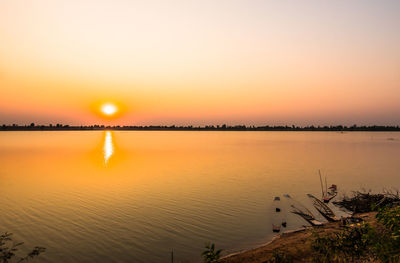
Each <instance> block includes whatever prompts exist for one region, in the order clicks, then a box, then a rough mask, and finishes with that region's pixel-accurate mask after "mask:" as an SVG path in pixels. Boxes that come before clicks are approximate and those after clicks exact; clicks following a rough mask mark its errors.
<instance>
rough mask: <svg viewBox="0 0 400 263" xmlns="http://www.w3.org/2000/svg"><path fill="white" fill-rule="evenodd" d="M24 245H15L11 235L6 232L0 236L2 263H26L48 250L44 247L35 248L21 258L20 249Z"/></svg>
mask: <svg viewBox="0 0 400 263" xmlns="http://www.w3.org/2000/svg"><path fill="white" fill-rule="evenodd" d="M23 244H24V243H23V242H20V243H15V242H14V241H13V239H12V234H11V233H7V232H6V233H4V234H2V235H0V263H11V262H26V261H29V260H30V259H33V258H35V257H37V256H39V254H41V253H43V252H44V251H45V250H46V249H45V248H44V247H34V248H33V250H32V251H31V252H29V253H28V254H27V255H25V256H22V257H21V256H18V255H17V253H18V249H19V247H20V246H21V245H23Z"/></svg>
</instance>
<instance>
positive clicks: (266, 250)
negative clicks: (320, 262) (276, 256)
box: [221, 212, 376, 263]
mask: <svg viewBox="0 0 400 263" xmlns="http://www.w3.org/2000/svg"><path fill="white" fill-rule="evenodd" d="M375 215H376V212H370V213H364V214H358V215H356V216H358V217H362V218H363V219H364V220H365V221H366V222H369V223H370V224H372V225H375V224H376V219H375ZM340 229H341V226H340V222H334V223H326V224H324V225H323V226H320V227H308V228H305V229H301V230H296V231H291V232H285V233H282V234H280V235H278V236H276V237H275V238H274V239H273V240H272V241H271V242H269V243H267V244H265V245H263V246H260V247H257V248H253V249H250V250H246V251H242V252H239V253H234V254H230V255H227V256H225V257H223V258H222V259H221V262H222V263H263V262H266V261H268V260H269V259H270V258H271V256H272V254H273V251H274V250H277V251H280V252H284V253H286V254H288V255H290V256H292V257H293V259H294V260H295V262H310V257H311V256H312V255H313V253H314V252H313V251H312V248H311V243H312V240H313V233H314V232H316V233H318V234H319V235H322V236H323V235H326V234H328V233H333V232H337V231H339V230H340Z"/></svg>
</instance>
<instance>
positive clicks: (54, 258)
mask: <svg viewBox="0 0 400 263" xmlns="http://www.w3.org/2000/svg"><path fill="white" fill-rule="evenodd" d="M399 157H400V133H387V132H347V133H346V132H345V133H338V132H291V131H290V132H250V131H247V132H237V131H233V132H229V131H215V132H208V131H53V132H51V131H49V132H39V131H38V132H29V131H28V132H22V131H21V132H0V226H1V227H0V231H1V232H5V231H7V232H12V233H14V238H15V240H17V241H24V242H25V244H24V246H23V249H22V250H23V251H28V250H29V249H30V248H32V247H34V246H44V247H46V249H47V250H46V252H45V253H44V254H42V255H40V257H39V258H38V259H39V260H38V261H39V262H146V263H147V262H171V260H170V258H171V255H170V254H171V250H173V251H174V257H175V262H199V261H200V260H201V257H200V253H201V252H202V250H203V247H204V243H205V242H208V241H212V242H214V243H215V244H216V246H217V248H222V249H224V250H225V253H229V252H233V251H238V250H241V249H247V248H250V247H252V246H256V245H260V244H262V243H265V242H267V241H269V240H270V239H271V238H272V237H273V235H274V234H273V233H272V231H271V224H272V222H273V220H274V218H273V213H272V210H273V209H272V206H273V204H272V200H273V198H274V196H278V195H279V196H282V195H283V194H285V193H289V194H291V195H292V196H293V197H294V198H295V199H296V200H298V201H300V202H302V203H304V204H305V205H306V206H309V207H310V208H311V203H310V201H309V200H308V197H306V194H307V193H312V194H314V195H316V196H318V197H320V196H321V193H320V192H321V188H320V180H319V175H318V169H321V172H322V174H323V175H324V176H327V180H328V184H332V183H335V184H337V185H338V189H339V195H343V194H345V193H347V194H349V193H350V191H351V190H359V189H362V188H365V189H367V190H368V189H371V190H373V191H382V190H384V189H398V188H400V176H399V175H400V173H399V171H400V158H399ZM312 211H313V212H314V214H315V215H316V214H317V213H316V212H315V210H312ZM319 218H320V217H319ZM287 220H288V227H287V229H289V230H290V229H296V228H298V227H301V226H302V225H305V224H306V223H305V222H304V221H302V219H301V218H299V217H298V216H296V215H291V214H290V213H288V214H287Z"/></svg>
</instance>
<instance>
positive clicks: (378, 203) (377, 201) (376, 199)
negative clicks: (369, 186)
mask: <svg viewBox="0 0 400 263" xmlns="http://www.w3.org/2000/svg"><path fill="white" fill-rule="evenodd" d="M333 204H335V205H336V206H338V207H340V208H345V209H347V210H349V211H351V212H353V213H366V212H371V211H373V210H377V209H378V208H381V207H386V206H390V207H392V206H396V205H399V204H400V196H399V192H398V191H396V192H395V193H394V192H391V191H385V192H384V193H382V194H372V193H371V191H355V192H353V196H352V197H347V196H344V197H343V198H342V200H340V201H335V202H333Z"/></svg>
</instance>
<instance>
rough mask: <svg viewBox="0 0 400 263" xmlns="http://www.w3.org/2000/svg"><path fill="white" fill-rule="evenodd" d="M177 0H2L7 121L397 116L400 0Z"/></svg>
mask: <svg viewBox="0 0 400 263" xmlns="http://www.w3.org/2000/svg"><path fill="white" fill-rule="evenodd" d="M173 2H174V4H171V3H170V2H169V1H161V0H151V1H120V0H118V1H103V0H101V1H95V0H83V1H62V0H53V1H48V0H37V1H28V2H27V1H20V0H4V1H0V43H1V45H0V58H1V59H0V87H1V96H0V119H1V120H2V122H3V123H6V124H13V123H18V124H27V123H28V124H29V123H31V122H36V123H41V124H49V123H51V122H54V120H57V121H58V122H63V123H68V124H75V125H92V124H103V122H105V121H107V122H109V123H107V124H113V125H151V124H154V125H157V124H161V125H165V124H168V125H172V124H178V125H206V124H213V125H216V124H222V123H227V124H232V125H234V124H246V125H266V124H272V125H273V124H289V125H291V124H295V125H310V124H315V125H319V124H321V125H324V124H328V125H330V124H347V125H352V124H381V125H382V124H383V125H399V124H400V107H399V103H398V102H399V101H400V88H399V84H400V77H399V76H400V75H399V65H400V64H399V63H400V52H398V47H399V46H400V34H399V30H398V29H399V28H400V16H399V15H398V14H399V11H400V1H393V0H388V1H383V2H382V1H362V0H354V1H318V0H305V1H304V2H303V1H243V0H229V1H228V0H221V1H213V0H204V1H186V0H185V1H183V0H182V1H180V0H177V1H173ZM102 100H106V101H109V100H112V101H118V106H119V103H121V104H123V105H126V107H125V108H124V109H123V110H122V111H121V110H120V108H119V107H118V113H114V114H112V113H111V114H108V113H105V114H107V116H109V118H105V114H104V113H101V112H99V108H98V105H97V108H96V109H94V108H93V107H92V106H91V105H92V104H93V103H96V102H97V101H102ZM49 108H50V109H52V110H51V111H49ZM107 112H113V110H110V111H108V110H107ZM121 112H122V113H123V114H122V113H121ZM117 115H118V116H117ZM110 116H113V117H112V118H110ZM111 122H112V123H111Z"/></svg>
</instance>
